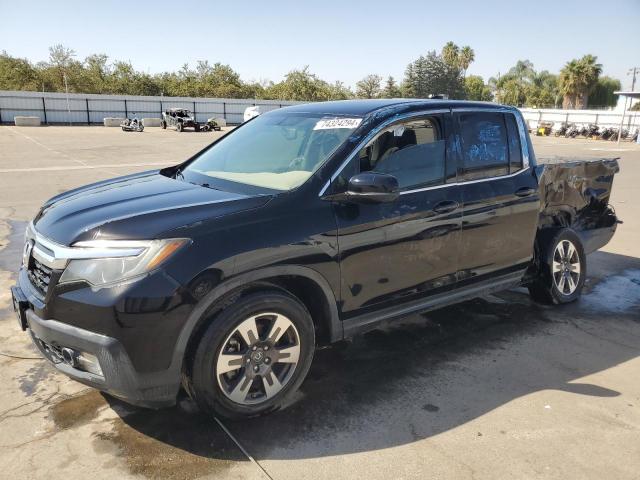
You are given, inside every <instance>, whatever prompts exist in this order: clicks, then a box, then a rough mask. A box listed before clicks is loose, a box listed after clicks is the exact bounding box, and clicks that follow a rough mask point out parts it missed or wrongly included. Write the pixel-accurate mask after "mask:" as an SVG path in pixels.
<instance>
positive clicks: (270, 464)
mask: <svg viewBox="0 0 640 480" xmlns="http://www.w3.org/2000/svg"><path fill="white" fill-rule="evenodd" d="M45 130H49V129H45ZM62 130H64V129H62ZM79 130H82V129H79ZM91 130H93V129H91ZM3 131H4V127H3V128H0V143H2V141H3V138H2V136H3V134H4V133H3ZM65 131H66V130H65ZM84 131H85V132H86V129H85V130H84ZM31 132H33V130H27V134H28V135H35V134H33V133H31ZM69 132H72V130H69ZM145 132H146V131H145ZM157 134H159V132H153V135H157ZM47 135H49V133H47ZM99 135H105V134H104V132H102V131H100V133H99ZM16 138H17V137H16ZM47 138H48V137H46V136H45V137H43V138H40V137H38V138H37V140H38V142H40V143H43V144H45V145H46V144H47V143H46V142H47ZM117 138H118V135H115V132H114V139H115V140H114V142H115V141H117ZM137 138H141V137H137ZM162 138H165V137H162ZM174 138H175V137H174ZM192 138H195V137H192ZM4 141H6V139H4ZM105 141H106V140H105ZM140 141H141V142H142V141H148V140H147V139H146V137H145V139H144V140H140ZM56 142H57V143H56V144H55V146H54V147H51V148H55V149H56V150H59V151H63V152H64V150H63V145H62V143H60V140H56ZM189 142H195V140H189ZM535 142H536V148H539V149H540V150H543V149H545V151H554V152H556V151H557V152H558V153H557V155H563V156H566V155H573V154H574V153H573V152H572V151H570V149H572V148H574V149H575V148H582V150H579V152H580V153H583V151H584V152H586V154H590V153H589V152H593V155H598V156H603V155H602V154H603V152H601V151H597V150H589V148H592V147H591V145H593V144H590V143H588V142H587V143H585V144H584V145H582V144H573V145H569V146H566V144H565V142H564V140H563V141H561V142H560V143H559V144H558V145H555V146H554V144H553V143H552V141H551V140H549V139H542V140H538V139H535ZM542 142H545V143H542ZM189 145H191V144H189ZM576 145H578V147H577V146H576ZM195 146H196V145H193V147H194V148H195ZM32 147H33V145H32ZM33 148H35V147H33ZM123 148H125V147H123ZM136 148H139V149H143V148H144V145H140V146H137V147H136ZM174 148H176V149H177V148H178V147H174ZM190 148H191V147H190ZM598 148H600V147H599V146H598ZM27 153H28V152H27ZM186 153H188V152H186ZM186 153H185V154H186ZM73 155H77V152H75V153H73ZM92 155H94V156H96V155H97V153H96V152H93V151H92ZM104 155H114V151H108V152H106V153H104ZM618 155H621V153H620V152H616V153H615V156H618ZM622 155H623V159H622V161H621V165H622V173H621V174H620V179H618V177H616V181H615V182H614V195H613V197H612V203H613V204H614V206H615V207H616V209H617V210H618V213H619V214H620V216H621V217H622V218H623V219H624V220H625V221H626V223H625V224H624V225H622V226H621V227H620V229H619V231H618V233H617V235H616V238H615V239H614V241H613V242H612V243H611V244H610V245H609V246H607V247H606V248H605V249H604V251H601V252H597V253H595V254H593V255H591V256H590V257H589V267H588V268H589V278H588V281H587V284H586V287H585V294H584V296H583V298H582V299H581V300H580V301H579V302H577V303H574V304H571V305H567V306H561V307H549V306H541V305H537V304H535V303H533V302H532V301H531V300H530V299H529V296H528V294H527V292H526V290H524V289H515V290H511V291H507V292H502V293H500V294H496V295H491V296H487V297H483V298H479V299H475V300H471V301H469V302H465V303H462V304H459V305H455V306H452V307H448V308H445V309H442V310H439V311H434V312H430V313H429V314H427V315H414V316H411V317H408V318H405V319H403V320H401V321H398V322H394V323H393V324H391V325H385V326H384V327H382V328H379V329H377V330H374V331H372V332H369V333H367V334H365V335H362V336H359V337H356V338H354V339H352V340H351V341H348V342H341V343H339V344H336V345H334V346H332V347H330V348H327V349H323V350H320V351H318V352H317V353H316V356H315V358H314V362H313V365H312V369H311V371H310V373H309V377H308V378H307V380H306V381H305V383H304V384H303V386H302V389H301V391H300V394H299V395H298V396H297V398H296V399H295V401H294V402H293V403H292V404H291V405H289V406H288V408H286V409H284V410H282V411H280V412H276V413H275V414H272V415H270V416H267V417H263V418H258V419H252V420H248V421H236V422H231V421H226V420H225V421H222V422H221V423H218V421H216V420H215V419H213V418H209V417H207V416H205V415H203V414H201V413H199V412H198V410H197V409H196V407H195V406H194V404H193V402H191V401H190V400H189V399H188V398H186V397H185V396H183V397H182V398H181V399H180V401H179V402H178V405H177V406H176V407H173V408H170V409H164V410H159V411H154V410H146V409H139V408H135V407H131V406H129V405H126V404H124V403H122V402H120V401H118V400H115V399H113V398H110V397H108V396H105V395H103V394H101V393H99V392H96V391H94V390H92V389H87V388H86V387H84V386H82V385H79V384H77V383H75V382H73V381H71V380H68V379H66V378H65V377H64V376H63V375H61V374H59V373H57V372H56V371H55V370H54V369H53V368H52V367H50V366H49V365H48V363H47V362H45V361H43V360H40V359H39V354H38V353H37V352H36V350H35V348H33V347H32V346H31V344H30V342H29V339H28V335H27V334H25V333H23V332H20V331H19V328H18V324H17V322H16V321H15V319H14V317H13V312H12V310H11V305H10V303H9V301H8V296H7V294H6V293H7V292H6V290H7V288H8V286H9V285H10V284H11V283H12V282H13V281H14V278H15V276H14V273H13V272H15V270H16V268H17V266H18V265H19V261H20V260H19V258H20V252H21V248H22V238H23V232H24V227H25V225H26V220H27V219H28V218H30V216H32V215H33V214H34V213H35V209H36V208H37V206H38V205H39V204H40V203H41V202H42V201H44V200H45V199H46V197H47V196H48V194H47V193H48V192H47V189H46V188H45V187H43V188H42V191H37V192H33V193H32V195H31V197H30V198H23V197H21V198H20V199H19V200H20V201H19V202H16V205H18V206H16V205H12V204H11V203H10V201H9V200H2V195H3V194H0V287H1V288H0V354H2V355H0V469H1V470H2V471H3V472H4V474H5V475H7V477H8V478H17V479H19V478H50V477H51V476H52V475H55V476H64V477H65V478H87V477H91V478H174V479H195V478H269V477H271V478H275V479H290V478H291V479H306V478H309V479H311V478H313V479H316V478H319V479H323V478H327V479H329V478H363V477H366V478H373V479H376V478H456V479H457V478H475V479H481V478H486V479H499V478H514V477H515V478H532V477H539V478H558V479H560V478H562V479H566V478H594V479H595V478H598V479H600V478H629V479H632V478H637V476H638V474H637V472H638V471H639V468H640V385H639V384H638V381H637V379H638V376H639V374H640V358H639V354H640V258H639V257H640V237H639V236H638V234H637V233H638V225H637V224H638V223H640V222H639V221H638V218H640V215H638V213H639V212H640V209H638V207H637V206H636V203H637V201H638V200H640V192H638V191H637V188H634V185H637V184H638V181H639V180H640V149H639V150H637V153H636V152H635V151H631V153H626V152H622ZM624 155H626V156H624ZM605 156H606V155H605ZM82 158H84V157H82ZM92 158H93V157H92ZM95 161H96V162H99V163H101V164H107V163H113V162H111V160H110V159H109V158H106V157H105V158H95ZM632 161H633V162H635V163H633V164H631V162H632ZM0 162H4V159H3V158H2V156H1V155H0ZM0 168H3V165H0ZM127 168H128V167H127ZM123 173H124V172H123ZM93 174H95V172H92V175H93ZM34 175H36V174H34ZM37 175H41V174H37ZM102 175H103V176H104V177H107V176H109V175H108V174H107V172H103V173H102ZM77 180H78V179H77V178H76V177H71V178H69V179H66V180H65V179H58V180H56V181H60V182H62V183H61V185H64V186H65V187H66V188H71V187H73V186H76V184H80V182H78V181H77ZM6 181H9V180H6V179H0V190H1V187H2V183H3V182H6ZM14 181H15V182H20V181H22V182H24V179H23V178H22V179H20V178H16V179H14ZM35 181H36V182H39V181H41V182H43V183H46V182H45V180H44V179H39V177H38V178H35ZM59 187H60V185H58V186H56V188H59ZM223 427H224V428H223ZM249 456H250V457H251V458H249Z"/></svg>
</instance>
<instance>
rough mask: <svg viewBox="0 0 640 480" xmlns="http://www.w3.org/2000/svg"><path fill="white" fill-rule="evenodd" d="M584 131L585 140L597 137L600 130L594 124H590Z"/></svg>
mask: <svg viewBox="0 0 640 480" xmlns="http://www.w3.org/2000/svg"><path fill="white" fill-rule="evenodd" d="M585 130H586V131H585V136H584V137H585V138H594V137H597V136H598V131H599V130H600V128H599V127H598V125H596V124H595V123H590V124H589V126H587V128H586V129H585Z"/></svg>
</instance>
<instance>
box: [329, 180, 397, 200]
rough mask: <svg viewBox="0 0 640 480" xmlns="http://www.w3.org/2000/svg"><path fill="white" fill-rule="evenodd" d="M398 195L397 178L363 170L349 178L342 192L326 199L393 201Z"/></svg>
mask: <svg viewBox="0 0 640 480" xmlns="http://www.w3.org/2000/svg"><path fill="white" fill-rule="evenodd" d="M399 195H400V187H399V186H398V179H397V178H396V177H394V176H393V175H388V174H386V173H376V172H364V173H359V174H357V175H354V176H353V177H351V178H350V179H349V186H348V188H347V191H346V192H344V193H338V194H335V195H329V196H328V197H325V198H326V199H327V200H334V201H343V202H355V203H383V202H393V201H394V200H396V199H397V198H398V196H399Z"/></svg>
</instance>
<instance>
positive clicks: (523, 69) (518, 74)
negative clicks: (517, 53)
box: [505, 60, 536, 83]
mask: <svg viewBox="0 0 640 480" xmlns="http://www.w3.org/2000/svg"><path fill="white" fill-rule="evenodd" d="M535 74H536V71H535V70H534V69H533V63H531V61H529V60H518V61H517V62H516V64H515V66H513V67H511V68H510V69H509V71H508V72H507V75H505V76H511V77H515V78H516V79H518V82H519V83H523V82H524V81H525V80H531V79H532V78H533V77H534V76H535Z"/></svg>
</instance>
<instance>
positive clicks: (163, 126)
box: [160, 120, 167, 130]
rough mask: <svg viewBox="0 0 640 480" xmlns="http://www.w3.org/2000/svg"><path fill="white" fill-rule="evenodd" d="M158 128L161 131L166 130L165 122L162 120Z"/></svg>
mask: <svg viewBox="0 0 640 480" xmlns="http://www.w3.org/2000/svg"><path fill="white" fill-rule="evenodd" d="M160 128H162V129H163V130H166V129H167V122H165V121H164V120H162V121H161V122H160Z"/></svg>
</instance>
